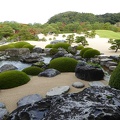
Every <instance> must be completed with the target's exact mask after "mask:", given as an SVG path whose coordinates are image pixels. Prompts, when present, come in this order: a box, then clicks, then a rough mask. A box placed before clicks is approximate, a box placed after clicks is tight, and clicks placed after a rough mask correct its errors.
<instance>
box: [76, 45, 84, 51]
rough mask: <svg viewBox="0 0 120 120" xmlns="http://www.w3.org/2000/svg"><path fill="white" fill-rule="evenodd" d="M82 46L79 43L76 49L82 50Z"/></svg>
mask: <svg viewBox="0 0 120 120" xmlns="http://www.w3.org/2000/svg"><path fill="white" fill-rule="evenodd" d="M83 48H84V46H82V45H79V46H77V48H76V49H77V50H82V49H83Z"/></svg>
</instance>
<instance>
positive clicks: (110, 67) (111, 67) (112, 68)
mask: <svg viewBox="0 0 120 120" xmlns="http://www.w3.org/2000/svg"><path fill="white" fill-rule="evenodd" d="M116 67H117V66H109V70H111V71H113V70H114V69H115V68H116Z"/></svg>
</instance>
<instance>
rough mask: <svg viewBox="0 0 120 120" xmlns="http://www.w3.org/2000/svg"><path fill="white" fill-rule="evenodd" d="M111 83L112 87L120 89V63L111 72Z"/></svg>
mask: <svg viewBox="0 0 120 120" xmlns="http://www.w3.org/2000/svg"><path fill="white" fill-rule="evenodd" d="M109 85H110V87H112V88H115V89H119V90H120V63H119V65H118V66H117V67H116V68H115V70H114V71H113V72H112V73H111V77H110V81H109Z"/></svg>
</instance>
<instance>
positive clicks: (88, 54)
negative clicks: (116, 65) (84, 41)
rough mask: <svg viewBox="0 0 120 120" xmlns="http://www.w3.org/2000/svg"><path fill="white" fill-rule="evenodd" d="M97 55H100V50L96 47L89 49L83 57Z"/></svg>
mask: <svg viewBox="0 0 120 120" xmlns="http://www.w3.org/2000/svg"><path fill="white" fill-rule="evenodd" d="M96 55H100V51H98V50H96V49H88V50H86V51H85V52H84V54H83V58H93V57H95V56H96Z"/></svg>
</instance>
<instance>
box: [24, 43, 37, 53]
mask: <svg viewBox="0 0 120 120" xmlns="http://www.w3.org/2000/svg"><path fill="white" fill-rule="evenodd" d="M34 47H35V46H34V45H31V44H26V45H24V46H23V48H29V50H30V51H32V50H33V48H34Z"/></svg>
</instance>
